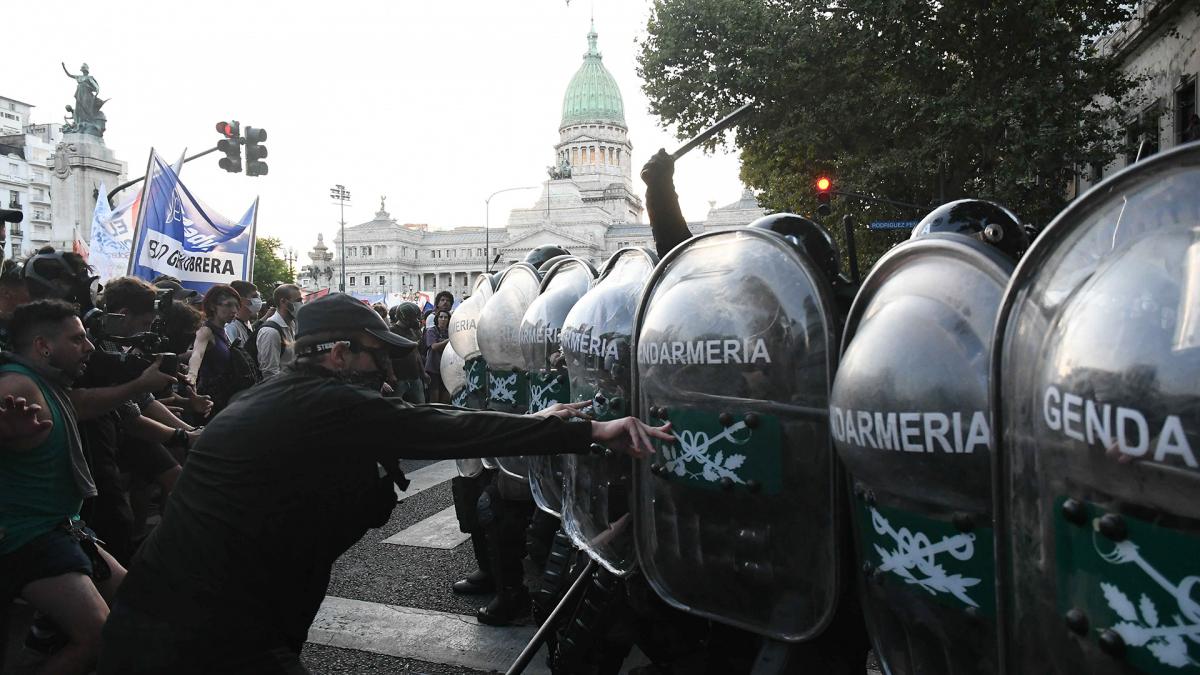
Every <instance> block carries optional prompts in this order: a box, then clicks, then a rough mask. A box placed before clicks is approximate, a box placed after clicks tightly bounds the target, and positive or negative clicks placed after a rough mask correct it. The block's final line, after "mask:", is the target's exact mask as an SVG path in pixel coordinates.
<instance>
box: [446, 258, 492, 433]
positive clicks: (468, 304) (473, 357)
mask: <svg viewBox="0 0 1200 675" xmlns="http://www.w3.org/2000/svg"><path fill="white" fill-rule="evenodd" d="M500 278H503V273H502V272H501V273H499V274H497V275H491V274H480V275H479V276H478V277H476V278H475V283H474V285H473V286H472V287H471V295H470V296H469V297H468V298H467V299H466V300H463V301H462V302H461V303H459V305H458V307H456V308H455V309H454V313H453V314H452V315H451V316H450V345H449V346H450V347H453V348H454V351H455V352H457V353H458V355H459V356H460V357H462V359H463V361H464V368H465V369H466V371H467V407H469V408H478V409H484V408H486V407H487V362H486V361H484V360H483V356H482V355H481V354H480V352H479V315H480V313H481V312H483V308H484V305H486V304H487V302H488V300H490V299H491V297H492V293H493V292H494V289H495V284H496V283H498V280H499V279H500Z"/></svg>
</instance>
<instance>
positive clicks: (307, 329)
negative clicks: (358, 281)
mask: <svg viewBox="0 0 1200 675" xmlns="http://www.w3.org/2000/svg"><path fill="white" fill-rule="evenodd" d="M358 331H366V332H368V333H370V334H371V335H373V336H374V337H376V338H378V339H379V340H381V341H383V342H385V343H387V344H388V345H389V346H391V347H393V348H395V349H398V350H401V351H408V350H410V349H412V348H413V347H416V346H417V343H415V342H413V341H412V340H409V339H408V338H405V337H401V336H399V335H396V334H395V333H393V332H392V331H391V329H389V328H388V325H387V323H386V322H384V320H383V318H381V317H380V316H379V314H378V313H377V312H376V311H375V310H373V309H371V308H370V307H368V306H367V305H364V304H363V303H362V302H361V301H359V300H358V299H356V298H354V297H353V296H350V295H347V294H345V293H330V294H329V295H326V296H325V297H322V298H317V299H316V300H310V301H308V302H306V303H304V304H303V305H301V306H300V310H299V311H298V312H296V341H297V342H301V341H303V340H304V339H305V338H306V337H312V336H315V335H323V334H324V335H328V334H330V333H334V334H336V335H338V336H344V337H345V338H346V339H349V338H351V337H353V336H354V334H355V333H357V332H358Z"/></svg>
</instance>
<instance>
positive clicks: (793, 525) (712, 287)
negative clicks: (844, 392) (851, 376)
mask: <svg viewBox="0 0 1200 675" xmlns="http://www.w3.org/2000/svg"><path fill="white" fill-rule="evenodd" d="M832 303H833V300H832V291H831V289H830V288H829V286H828V282H826V281H825V280H824V278H823V277H821V276H820V273H819V272H817V271H816V268H815V267H814V266H813V265H812V263H811V262H810V261H809V260H808V258H807V257H806V256H804V255H803V254H802V253H800V252H799V250H798V249H797V248H794V247H793V245H792V244H791V243H789V242H788V240H786V239H785V238H784V237H782V236H780V235H778V234H775V233H773V232H769V231H766V230H760V229H753V228H751V229H744V230H733V231H728V232H715V233H711V234H705V235H702V236H699V237H695V238H693V239H690V240H688V241H687V242H685V243H683V244H681V245H680V246H679V247H677V248H675V249H674V250H673V251H672V252H671V253H670V255H668V256H667V257H665V258H664V259H663V261H662V262H661V263H660V264H659V265H658V267H657V268H656V269H655V271H654V275H653V276H652V277H651V279H650V281H649V283H648V284H647V286H646V290H645V292H644V293H643V295H642V299H641V303H640V306H639V309H638V321H637V333H636V335H637V358H636V361H635V368H634V389H635V392H636V395H637V405H638V408H637V410H638V412H639V415H640V416H641V417H642V418H643V419H645V420H647V421H652V422H655V423H661V421H670V422H671V423H672V424H673V425H674V429H673V431H674V433H675V435H676V437H677V438H678V442H677V444H675V445H674V446H661V445H660V447H659V449H658V452H657V454H656V455H655V456H654V457H653V458H651V460H650V461H645V462H640V463H639V466H638V467H637V469H636V471H635V473H634V503H635V507H636V519H635V523H634V525H635V535H636V542H637V553H638V560H639V561H640V562H641V564H642V568H643V570H644V571H645V574H646V578H647V580H648V581H649V582H650V584H651V586H653V588H654V590H655V591H656V592H658V594H659V595H660V596H662V597H663V598H664V599H665V600H666V601H667V602H669V603H671V604H672V605H675V606H676V607H678V608H680V609H683V610H685V611H688V612H691V613H694V614H698V615H701V616H705V617H708V618H711V619H714V620H716V621H720V622H722V623H726V624H729V625H732V626H736V627H738V628H742V629H744V630H749V631H752V632H755V633H758V634H761V635H764V636H767V637H770V638H773V639H777V640H782V641H788V642H794V641H798V640H804V639H808V638H811V637H813V636H815V635H817V634H819V633H820V631H821V630H823V629H824V627H825V626H826V625H827V624H828V622H829V620H830V619H831V618H832V614H833V610H834V607H835V606H836V604H837V599H838V591H837V589H838V573H837V560H838V556H839V554H840V551H839V542H838V536H837V534H838V532H839V529H838V528H839V526H840V523H839V518H838V516H837V515H836V514H837V512H838V507H839V506H840V504H839V503H838V501H837V500H838V499H839V498H840V497H841V496H842V495H843V492H844V491H843V490H840V489H839V487H838V485H837V483H836V476H835V472H836V468H835V462H834V457H833V447H832V445H831V443H830V436H829V412H828V409H829V387H830V384H831V379H832V376H833V372H834V369H835V366H836V358H837V334H836V330H835V326H834V321H835V318H834V317H835V316H836V315H835V310H834V309H833V304H832Z"/></svg>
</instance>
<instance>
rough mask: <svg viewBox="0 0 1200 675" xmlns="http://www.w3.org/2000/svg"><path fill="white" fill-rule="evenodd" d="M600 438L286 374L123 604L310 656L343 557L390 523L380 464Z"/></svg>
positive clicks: (219, 429)
mask: <svg viewBox="0 0 1200 675" xmlns="http://www.w3.org/2000/svg"><path fill="white" fill-rule="evenodd" d="M590 437H591V425H590V424H578V423H567V422H564V421H562V420H559V419H557V418H540V417H530V416H522V415H507V414H503V413H495V412H477V411H469V410H464V409H459V408H451V407H448V406H416V407H414V406H411V405H409V404H408V403H405V402H404V401H402V400H401V399H398V398H384V397H382V396H380V395H379V393H378V392H374V391H370V390H368V389H366V388H363V387H358V386H353V385H349V384H346V383H344V382H342V381H339V380H336V379H333V378H329V377H322V376H319V375H316V374H312V373H308V374H305V373H302V372H292V373H287V374H285V375H283V376H281V377H277V378H274V379H271V380H267V381H266V382H263V383H262V384H260V385H258V386H256V387H254V388H252V389H250V390H248V391H246V392H244V393H243V394H242V395H241V396H239V397H237V398H235V399H234V401H233V402H232V403H231V404H230V405H229V407H228V408H226V409H225V410H224V411H223V412H221V414H220V415H218V416H217V417H216V418H215V419H213V421H212V422H211V423H210V424H209V425H208V426H207V427H206V428H205V430H204V434H203V435H202V436H201V438H200V440H199V442H198V443H197V445H196V447H195V448H193V449H192V451H191V453H190V455H189V457H188V461H187V465H186V466H185V467H184V471H183V474H182V476H181V477H180V479H179V482H178V484H177V485H176V487H175V491H174V492H173V493H172V495H171V499H170V502H169V504H168V506H167V510H166V513H165V515H164V517H163V521H162V524H161V525H159V526H158V528H157V529H156V530H155V531H154V533H153V534H152V535H151V537H150V538H149V539H148V540H147V541H146V543H145V544H144V545H143V547H142V550H141V552H140V553H139V554H138V556H137V558H136V559H135V561H134V563H133V566H132V568H131V569H130V570H129V575H128V577H126V579H125V582H124V584H123V585H122V587H121V590H120V593H119V595H118V601H119V602H120V603H123V604H126V605H128V606H130V607H132V608H135V609H138V610H141V611H142V612H144V613H147V614H150V615H152V616H154V617H156V618H158V619H160V620H163V621H166V622H169V623H170V624H172V625H177V626H179V627H180V628H184V629H195V630H196V631H197V632H200V633H208V634H212V632H213V631H219V633H218V634H219V635H224V636H238V638H237V639H239V640H242V639H244V640H246V641H247V642H249V643H256V644H260V645H261V644H266V643H275V644H279V643H281V642H282V643H285V644H287V645H289V646H290V647H292V648H293V649H299V647H300V646H301V645H302V644H303V643H304V640H305V636H306V634H307V632H308V627H309V625H310V624H311V623H312V620H313V618H314V617H315V616H316V613H317V610H318V608H319V607H320V604H321V601H322V600H323V598H324V596H325V590H326V588H327V586H328V582H329V575H330V569H331V567H332V565H333V563H334V561H335V560H336V559H337V558H338V556H340V555H341V554H342V553H343V552H344V551H346V549H348V548H349V547H350V546H352V545H353V544H354V543H355V542H356V541H358V539H359V538H361V537H362V535H363V534H364V533H365V532H366V531H367V530H368V529H370V527H371V525H372V524H377V523H378V520H379V507H380V499H379V489H380V479H379V475H378V471H377V468H376V461H377V460H380V459H389V458H395V457H402V458H409V459H448V458H456V457H482V456H484V455H487V456H503V455H520V454H526V455H528V454H551V453H557V452H583V451H585V450H586V449H587V448H588V447H589V445H590ZM384 489H386V490H387V491H388V492H389V493H390V490H391V488H390V486H385V487H384ZM391 503H394V502H390V503H389V504H388V506H387V508H389V509H390V506H391Z"/></svg>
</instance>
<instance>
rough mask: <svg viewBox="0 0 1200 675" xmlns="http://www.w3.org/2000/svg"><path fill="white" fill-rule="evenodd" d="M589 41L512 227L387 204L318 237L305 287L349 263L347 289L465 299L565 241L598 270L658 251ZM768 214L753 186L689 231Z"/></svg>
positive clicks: (605, 75) (324, 281) (618, 107)
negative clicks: (440, 225)
mask: <svg viewBox="0 0 1200 675" xmlns="http://www.w3.org/2000/svg"><path fill="white" fill-rule="evenodd" d="M587 44H588V49H587V51H586V52H585V53H584V55H583V63H582V65H580V67H579V70H578V71H576V73H575V75H574V77H572V78H571V82H570V83H569V84H568V85H567V89H566V92H565V94H564V95H563V107H562V118H561V121H560V123H559V129H558V132H559V141H558V143H557V144H555V146H554V155H553V158H554V160H553V161H554V165H553V166H551V167H549V169H548V172H547V173H548V174H549V178H548V180H546V181H545V183H543V185H542V192H541V195H540V196H539V197H538V199H537V201H536V202H534V203H533V204H532V205H531V206H529V207H527V208H518V209H514V210H512V211H511V212H510V214H509V217H508V223H507V226H506V227H503V228H491V229H485V228H484V227H459V228H455V229H451V230H433V229H430V228H429V226H428V225H427V224H411V223H400V222H398V221H397V220H396V219H395V218H393V217H392V216H391V214H390V213H389V212H388V211H387V209H386V208H385V204H384V202H383V200H380V207H379V211H377V212H376V213H375V217H374V218H373V219H372V220H370V221H368V222H365V223H360V224H358V225H353V226H347V227H346V229H345V240H344V242H343V240H342V237H341V235H340V233H339V234H338V235H337V236H335V237H334V245H333V247H332V249H331V248H329V247H327V246H326V245H325V243H324V238H323V236H321V237H318V241H317V245H316V246H315V247H313V249H312V251H310V252H309V254H308V257H309V260H310V264H309V265H307V266H305V267H304V268H303V269H302V270H301V274H300V275H299V277H298V281H299V283H300V284H301V286H302V287H303V288H304V289H305V290H306V291H308V292H313V291H318V290H322V289H325V288H332V289H334V290H339V286H340V285H341V279H342V267H343V263H344V266H345V278H346V283H345V290H346V291H347V292H351V293H355V294H357V295H359V296H360V297H370V298H378V297H379V296H381V295H382V296H384V297H385V298H386V297H388V296H392V295H393V294H402V295H411V294H413V293H415V292H425V293H430V294H432V293H436V292H437V291H441V290H448V291H451V292H453V293H454V294H455V296H456V297H462V296H463V295H464V294H465V293H467V292H468V291H469V289H470V284H471V282H472V281H473V280H474V279H475V277H476V276H478V275H479V274H481V273H483V271H484V270H486V269H492V270H495V269H501V268H503V267H504V266H505V265H507V264H509V263H512V262H516V261H519V260H521V259H522V258H524V256H525V254H526V253H528V252H529V251H530V250H532V249H534V248H537V247H539V246H543V245H547V244H553V245H557V246H561V247H562V248H565V249H567V250H569V251H570V252H571V253H572V254H574V255H578V256H580V257H582V258H586V259H587V260H589V261H591V262H592V263H593V264H595V265H597V266H598V265H599V264H601V263H602V262H603V261H604V260H605V259H607V258H608V257H609V256H611V255H612V254H613V253H615V252H616V251H617V250H618V249H620V248H623V247H626V246H648V247H650V248H653V247H654V243H653V238H652V236H651V232H650V227H649V226H648V225H645V224H643V223H642V211H643V206H642V200H641V197H640V196H639V193H640V190H637V189H635V187H634V182H633V173H634V166H633V143H632V142H631V140H630V138H629V128H628V126H627V125H626V123H625V109H624V103H623V99H622V97H621V91H620V88H619V87H618V86H617V82H616V80H615V79H614V78H613V76H612V74H611V73H609V71H608V69H607V68H605V67H604V63H603V57H602V55H601V53H600V50H599V48H598V36H597V34H596V30H595V27H594V26H593V27H592V29H591V30H590V31H589V32H588V35H587ZM764 213H765V212H764V211H763V209H762V208H760V207H759V206H758V203H757V202H756V201H755V199H754V196H753V194H751V193H750V192H749V191H744V192H743V194H742V197H741V199H739V200H738V201H736V202H734V203H732V204H729V205H727V206H723V207H720V208H716V207H715V206H714V208H712V209H711V210H710V211H709V212H708V216H707V218H706V219H705V220H704V221H702V222H696V223H689V227H690V228H691V229H692V231H693V232H697V233H698V232H702V231H705V230H713V229H728V228H732V227H740V226H742V225H745V224H747V223H749V222H751V221H752V220H754V219H755V218H758V217H760V216H762V215H763V214H764ZM343 244H344V248H345V256H344V257H343V256H342V255H341V251H342V248H343ZM493 261H494V262H493Z"/></svg>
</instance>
